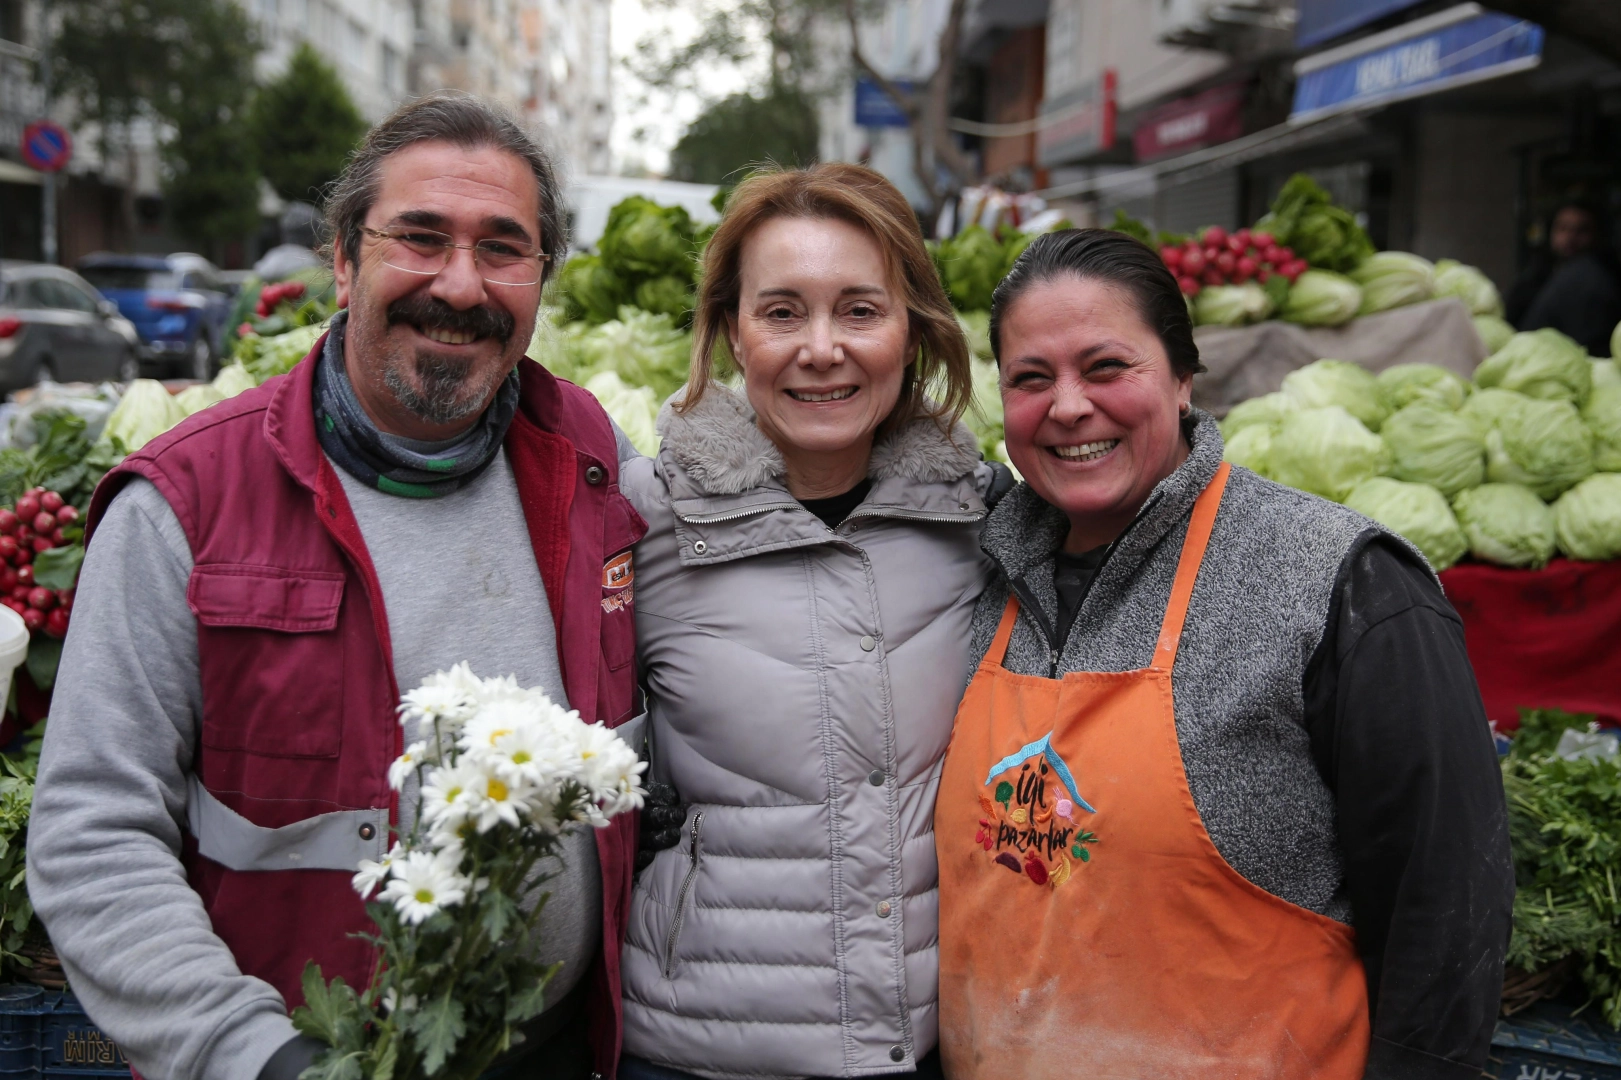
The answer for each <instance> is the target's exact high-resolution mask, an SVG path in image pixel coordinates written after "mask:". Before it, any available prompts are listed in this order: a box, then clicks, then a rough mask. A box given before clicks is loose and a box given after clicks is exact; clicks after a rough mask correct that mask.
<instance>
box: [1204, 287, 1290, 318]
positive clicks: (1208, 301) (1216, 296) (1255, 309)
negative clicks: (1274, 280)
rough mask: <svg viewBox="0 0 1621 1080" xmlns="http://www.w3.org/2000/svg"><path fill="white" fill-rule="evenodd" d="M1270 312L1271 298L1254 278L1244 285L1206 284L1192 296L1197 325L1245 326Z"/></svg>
mask: <svg viewBox="0 0 1621 1080" xmlns="http://www.w3.org/2000/svg"><path fill="white" fill-rule="evenodd" d="M1270 314H1272V300H1271V299H1270V298H1269V297H1268V296H1267V294H1266V290H1265V289H1263V288H1261V286H1259V285H1257V284H1256V283H1255V282H1253V281H1249V282H1245V283H1244V284H1243V285H1209V286H1206V287H1205V288H1203V289H1200V290H1199V295H1198V296H1195V297H1194V298H1193V321H1194V323H1195V324H1196V325H1198V326H1245V325H1248V324H1249V323H1254V322H1260V321H1261V320H1262V319H1264V318H1266V317H1267V316H1268V315H1270Z"/></svg>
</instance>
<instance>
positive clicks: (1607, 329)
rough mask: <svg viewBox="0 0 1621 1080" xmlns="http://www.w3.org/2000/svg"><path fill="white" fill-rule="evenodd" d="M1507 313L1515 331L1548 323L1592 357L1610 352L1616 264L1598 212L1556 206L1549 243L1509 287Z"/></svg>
mask: <svg viewBox="0 0 1621 1080" xmlns="http://www.w3.org/2000/svg"><path fill="white" fill-rule="evenodd" d="M1506 314H1507V316H1508V321H1509V322H1510V323H1512V324H1514V327H1515V328H1516V329H1518V330H1540V329H1542V328H1543V327H1551V328H1553V329H1555V330H1558V331H1559V332H1560V333H1562V334H1564V335H1565V336H1567V337H1569V338H1572V339H1573V340H1575V341H1576V342H1577V343H1578V344H1580V345H1581V346H1582V347H1583V348H1585V349H1586V350H1587V351H1588V352H1589V353H1591V354H1592V355H1594V356H1608V355H1610V335H1611V334H1613V333H1614V331H1615V327H1616V324H1617V323H1621V263H1618V261H1617V259H1616V256H1615V252H1614V249H1613V247H1612V245H1611V242H1610V236H1609V229H1608V225H1607V223H1606V220H1605V216H1604V215H1603V214H1602V213H1601V212H1600V211H1599V210H1597V209H1596V208H1595V207H1593V206H1591V205H1589V204H1587V203H1585V202H1577V201H1569V202H1565V203H1562V204H1560V206H1559V208H1558V209H1557V210H1555V211H1554V212H1553V216H1552V217H1551V218H1550V219H1549V222H1548V246H1547V248H1546V250H1543V251H1539V252H1537V253H1536V255H1535V257H1534V258H1533V261H1532V264H1531V267H1530V269H1529V270H1528V271H1527V272H1526V274H1525V275H1524V276H1523V277H1521V279H1520V280H1519V281H1518V282H1516V283H1515V286H1514V288H1513V289H1512V290H1510V292H1509V296H1508V304H1507V307H1506Z"/></svg>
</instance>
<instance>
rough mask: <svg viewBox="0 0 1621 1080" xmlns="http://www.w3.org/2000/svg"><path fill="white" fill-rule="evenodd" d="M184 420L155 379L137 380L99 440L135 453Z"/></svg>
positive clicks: (126, 393)
mask: <svg viewBox="0 0 1621 1080" xmlns="http://www.w3.org/2000/svg"><path fill="white" fill-rule="evenodd" d="M185 418H186V412H185V410H184V409H182V408H181V407H180V406H179V404H177V403H176V402H175V399H174V395H172V394H170V393H169V391H167V390H165V389H164V388H163V384H162V383H160V382H158V381H157V380H155V379H136V380H135V381H134V382H132V383H130V384H129V389H128V390H125V391H124V396H123V398H121V399H120V400H119V402H118V407H117V408H116V409H114V410H113V412H112V415H111V416H109V417H107V426H106V427H105V428H103V429H102V433H101V437H102V438H103V439H106V440H117V443H118V445H120V446H122V447H123V448H124V449H125V450H126V451H128V452H129V453H134V452H135V451H137V450H139V449H140V448H141V447H143V446H145V445H146V444H147V443H149V442H151V441H152V440H153V439H155V438H157V437H158V436H159V435H162V434H163V433H164V432H165V431H168V430H169V429H170V428H172V427H174V426H175V425H176V424H178V423H180V421H182V420H184V419H185Z"/></svg>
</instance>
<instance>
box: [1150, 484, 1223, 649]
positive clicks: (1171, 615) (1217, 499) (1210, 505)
mask: <svg viewBox="0 0 1621 1080" xmlns="http://www.w3.org/2000/svg"><path fill="white" fill-rule="evenodd" d="M1230 471H1231V469H1230V468H1229V466H1228V465H1227V463H1226V462H1225V461H1224V462H1222V463H1221V467H1220V468H1218V469H1217V470H1216V475H1215V476H1213V477H1211V480H1210V483H1209V484H1208V485H1207V486H1206V487H1205V489H1204V491H1202V492H1200V493H1199V499H1198V501H1197V502H1195V503H1194V504H1193V517H1192V518H1191V519H1190V520H1189V521H1188V533H1187V536H1185V537H1184V538H1183V540H1182V558H1181V560H1180V561H1179V562H1178V563H1177V564H1176V581H1175V582H1174V583H1173V584H1172V585H1171V599H1170V600H1169V601H1168V602H1167V603H1166V605H1165V621H1164V622H1163V623H1161V624H1160V629H1159V644H1158V645H1156V646H1155V647H1154V667H1156V668H1159V669H1160V670H1163V671H1170V670H1171V667H1172V666H1173V665H1174V664H1175V663H1176V647H1177V645H1178V644H1180V643H1181V641H1182V623H1183V621H1184V620H1186V618H1187V615H1188V601H1189V600H1191V599H1192V598H1193V583H1194V581H1195V580H1197V578H1198V577H1199V566H1200V564H1201V563H1203V562H1204V553H1205V548H1206V547H1208V546H1209V544H1210V531H1211V529H1213V528H1215V525H1216V510H1217V508H1218V507H1220V506H1221V493H1222V491H1223V490H1224V489H1225V488H1226V487H1227V474H1228V473H1229V472H1230Z"/></svg>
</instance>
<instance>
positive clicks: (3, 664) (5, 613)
mask: <svg viewBox="0 0 1621 1080" xmlns="http://www.w3.org/2000/svg"><path fill="white" fill-rule="evenodd" d="M27 655H28V624H27V623H25V622H23V617H22V616H21V615H19V614H17V613H16V612H15V611H12V610H11V609H10V608H8V607H3V606H0V672H4V673H5V675H4V678H5V681H6V691H5V697H4V698H0V702H4V701H10V700H11V674H12V672H14V671H16V670H17V668H18V666H19V665H20V664H21V663H22V662H23V659H24V658H25V657H27Z"/></svg>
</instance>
